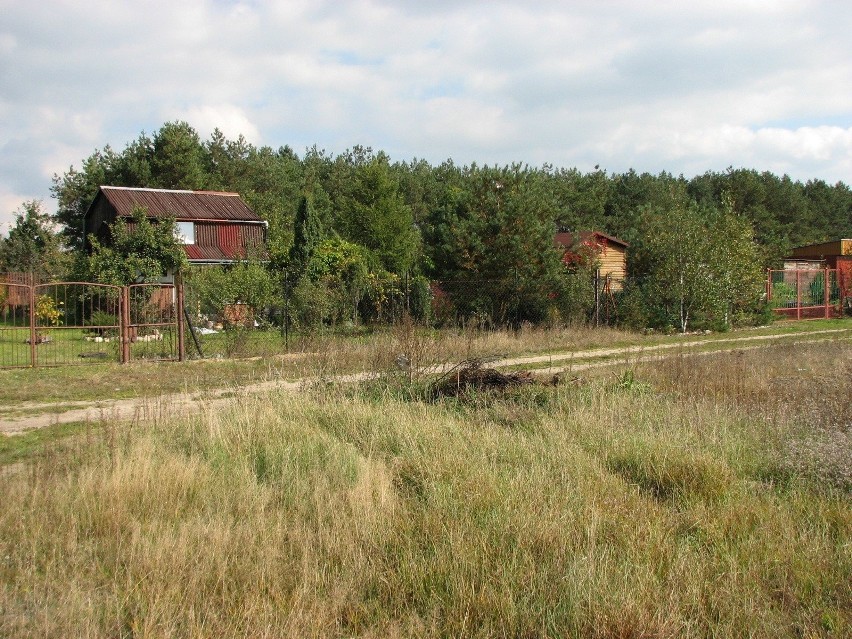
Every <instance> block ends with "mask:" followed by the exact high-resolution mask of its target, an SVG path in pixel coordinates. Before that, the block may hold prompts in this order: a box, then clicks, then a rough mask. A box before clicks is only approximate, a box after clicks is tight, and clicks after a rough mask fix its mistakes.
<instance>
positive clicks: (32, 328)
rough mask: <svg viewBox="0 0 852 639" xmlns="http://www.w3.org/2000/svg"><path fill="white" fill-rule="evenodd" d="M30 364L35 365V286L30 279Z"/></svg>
mask: <svg viewBox="0 0 852 639" xmlns="http://www.w3.org/2000/svg"><path fill="white" fill-rule="evenodd" d="M28 288H29V290H30V295H29V297H30V366H31V367H32V368H35V367H36V364H37V362H36V306H35V286H34V285H33V282H32V280H30V283H29V286H28Z"/></svg>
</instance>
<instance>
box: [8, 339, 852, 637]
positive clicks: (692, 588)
mask: <svg viewBox="0 0 852 639" xmlns="http://www.w3.org/2000/svg"><path fill="white" fill-rule="evenodd" d="M400 337H401V338H402V337H404V336H400ZM850 355H852V350H850V346H849V345H848V344H832V345H830V346H819V345H817V346H812V347H797V348H796V349H787V348H784V347H780V348H778V347H776V348H773V349H767V350H764V351H760V352H758V351H755V352H743V353H734V354H725V355H719V356H707V357H705V358H698V359H690V360H686V359H684V360H679V359H674V360H668V361H667V362H662V363H657V364H655V365H654V366H652V367H647V368H645V367H641V366H639V367H636V368H634V369H632V372H631V373H630V374H629V375H619V376H618V377H615V376H612V375H610V376H604V377H602V378H600V379H597V380H595V379H591V380H588V381H587V382H586V383H583V384H572V385H562V386H557V387H555V388H543V387H537V386H529V387H523V388H520V389H517V390H515V391H509V392H507V393H500V394H479V395H472V396H467V397H464V398H453V399H449V400H445V401H441V402H438V403H427V402H421V401H411V399H410V398H400V397H397V396H395V395H393V394H385V395H383V396H382V395H376V394H375V392H373V391H369V392H368V393H367V394H365V395H360V394H359V393H354V394H353V393H350V392H345V393H344V392H341V393H337V392H335V388H334V387H331V388H329V387H322V389H320V390H318V391H317V392H314V393H311V394H309V395H290V394H272V395H268V394H267V395H264V396H262V397H260V396H250V395H240V396H238V397H236V398H234V399H233V401H232V402H231V403H230V405H229V406H228V407H227V408H226V409H224V410H221V409H220V408H216V409H208V408H205V407H204V406H200V410H199V412H198V413H197V414H196V415H195V416H193V417H183V418H178V417H169V416H168V410H167V408H165V409H164V410H162V411H160V412H159V417H157V419H155V420H153V421H151V422H147V423H134V424H131V425H128V426H119V425H117V424H112V423H110V422H108V421H106V422H104V423H103V424H100V425H98V426H92V427H90V428H88V429H86V430H84V431H81V432H80V433H79V434H78V435H77V436H76V437H75V438H74V439H70V440H69V439H66V440H63V443H62V444H61V445H55V446H53V447H51V446H48V448H47V449H46V450H48V451H49V452H48V454H46V455H43V456H41V457H37V458H34V459H30V460H27V461H21V455H16V457H15V459H16V460H17V461H16V463H15V465H13V466H9V467H4V468H0V489H2V493H3V495H4V499H3V500H2V501H0V585H1V586H2V587H0V634H3V635H4V636H31V635H63V636H69V635H73V636H81V635H84V636H91V637H100V636H103V637H107V636H122V635H144V636H150V635H170V636H197V635H207V636H212V635H215V636H220V637H229V636H270V637H271V636H275V637H279V636H317V637H318V636H324V637H327V636H340V637H344V636H346V637H349V636H407V637H411V636H415V637H416V636H422V637H429V636H469V635H482V636H492V635H495V636H553V637H557V636H583V637H586V636H589V637H630V636H633V637H636V636H671V637H674V636H677V637H706V636H740V635H742V633H743V631H744V630H745V631H747V632H748V633H749V634H750V635H753V636H766V637H769V636H772V637H800V636H838V637H839V636H846V635H848V634H849V632H850V630H852V614H850V611H852V590H851V589H850V583H852V579H850V577H852V555H850V553H849V539H850V538H852V508H850V500H849V498H850V492H849V491H850V484H849V483H848V474H847V475H844V474H843V473H844V472H846V473H848V469H846V470H845V471H844V470H843V468H837V469H836V472H832V473H831V474H830V475H829V474H826V473H824V472H823V470H822V469H823V468H825V467H826V466H830V467H832V468H834V466H832V464H834V463H835V461H841V460H845V463H846V464H848V460H849V459H850V458H852V455H850V453H852V450H849V448H848V446H849V443H850V441H849V439H848V438H846V439H839V438H836V439H834V440H832V443H833V446H835V447H836V450H834V451H831V452H828V453H827V451H828V450H829V449H827V448H825V447H820V446H811V447H810V448H809V450H811V451H812V454H813V455H814V456H813V457H808V458H807V460H806V462H803V461H802V459H803V458H802V455H801V450H802V448H801V447H800V446H798V444H794V442H798V443H800V442H807V441H808V439H807V438H809V437H810V438H813V437H816V438H817V439H819V438H820V437H821V435H820V434H819V431H818V430H815V429H819V428H828V429H831V431H832V432H834V433H846V434H847V435H848V432H849V429H850V424H849V417H848V410H847V409H845V406H846V404H847V401H848V397H849V393H850V390H852V389H850V386H849V384H850V382H849V380H850V376H849V371H848V361H849V358H850ZM779 379H780V381H779ZM696 382H702V383H696ZM704 382H707V383H704ZM826 406H829V407H833V408H829V409H828V410H823V408H824V407H826ZM817 409H819V410H817ZM814 411H816V412H814ZM826 454H829V455H832V457H831V458H829V457H826V456H824V455H826ZM844 477H846V479H844Z"/></svg>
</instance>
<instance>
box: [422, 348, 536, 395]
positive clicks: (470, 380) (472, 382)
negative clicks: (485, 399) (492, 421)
mask: <svg viewBox="0 0 852 639" xmlns="http://www.w3.org/2000/svg"><path fill="white" fill-rule="evenodd" d="M492 359H499V358H492ZM487 361H490V359H482V358H477V359H469V360H465V361H463V362H460V363H458V364H456V365H455V366H454V367H453V368H451V369H450V370H449V371H447V372H446V373H444V374H443V375H441V377H439V378H438V379H437V380H435V383H434V384H433V385H432V389H431V395H432V397H433V398H434V399H437V398H439V397H458V396H459V395H463V394H465V393H467V392H469V391H472V390H475V391H487V390H497V391H504V390H506V389H507V388H512V387H516V386H527V385H531V384H540V383H541V382H539V381H537V380H536V379H535V378H534V377H533V376H532V373H530V372H529V371H512V372H508V373H502V372H500V371H498V370H497V369H494V368H485V367H484V366H483V364H484V363H486V362H487Z"/></svg>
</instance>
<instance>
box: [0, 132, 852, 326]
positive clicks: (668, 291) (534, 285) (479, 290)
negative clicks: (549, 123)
mask: <svg viewBox="0 0 852 639" xmlns="http://www.w3.org/2000/svg"><path fill="white" fill-rule="evenodd" d="M101 184H112V185H116V186H144V187H160V188H188V189H210V190H232V191H236V192H238V193H240V194H241V196H242V197H243V198H244V199H245V200H246V201H247V203H248V204H249V205H250V206H251V207H252V208H253V209H254V210H255V211H257V212H258V213H259V214H260V215H261V216H262V217H263V218H264V219H265V220H266V221H267V222H268V223H269V233H268V247H267V249H268V251H267V254H266V255H267V257H268V258H269V262H268V264H267V268H268V271H269V273H268V275H269V279H270V280H271V281H272V282H274V284H275V291H276V294H275V297H276V298H277V299H276V302H277V304H274V305H273V306H277V307H279V310H278V311H277V312H276V313H275V314H274V315H271V316H270V317H271V319H272V321H274V322H278V323H285V322H292V323H293V324H294V325H297V326H303V327H310V328H311V330H316V329H317V328H318V327H323V326H328V325H330V324H335V325H339V324H346V325H348V324H350V323H352V324H355V325H358V324H361V323H372V322H386V321H388V319H394V320H395V319H398V318H399V316H400V314H401V313H400V312H399V309H402V308H404V309H405V310H406V311H407V312H409V313H412V314H414V315H415V316H417V317H420V318H423V319H426V320H428V321H430V322H433V323H444V324H446V323H450V322H461V323H468V322H475V323H477V324H478V325H480V326H484V325H490V326H497V327H502V326H506V325H509V326H512V327H515V328H517V327H518V326H519V325H520V324H521V323H522V322H525V321H530V322H535V323H545V324H550V325H555V324H560V323H571V322H576V321H586V320H588V319H589V318H590V317H591V316H592V314H593V304H594V297H595V296H594V291H593V290H592V276H593V272H594V269H595V264H594V262H590V263H589V264H587V265H586V266H587V268H584V269H575V268H565V265H564V264H561V263H560V260H559V258H560V255H559V252H558V251H557V250H555V249H554V247H553V242H552V238H553V233H554V231H555V230H556V229H557V228H559V229H567V230H572V231H583V230H591V229H595V230H599V231H603V232H606V233H608V234H611V235H615V236H618V237H620V238H621V239H623V240H625V241H627V242H628V243H630V245H631V248H630V251H629V252H628V255H629V260H630V261H629V264H628V266H629V275H630V282H629V283H628V286H627V288H626V290H625V292H624V293H623V294H621V296H620V297H621V298H622V299H619V300H618V303H617V307H618V312H617V314H616V320H617V321H619V322H621V323H622V324H624V325H627V326H632V327H634V328H635V327H641V328H644V327H647V326H653V327H655V328H663V329H667V328H669V327H671V328H673V329H674V328H677V329H680V330H687V329H688V328H689V326H690V325H694V326H698V327H704V328H706V327H712V328H723V329H727V328H728V327H730V326H736V325H743V324H755V323H760V322H762V321H765V320H766V319H767V317H768V316H767V311H766V309H765V308H763V307H762V306H761V304H760V295H761V290H760V288H759V287H758V286H756V285H755V277H756V274H757V273H760V272H761V268H765V267H767V266H771V265H775V266H777V265H778V263H779V260H780V258H781V257H782V256H783V255H784V254H786V253H787V252H788V251H789V249H790V248H791V247H792V246H796V245H801V244H805V243H809V242H816V241H822V240H826V239H830V238H836V237H837V236H838V235H841V236H849V235H852V192H850V190H849V188H848V186H847V185H845V184H843V183H838V184H835V185H828V184H826V183H825V182H824V181H821V180H816V179H815V180H811V181H809V182H807V183H806V184H802V183H800V182H793V181H791V180H790V179H789V178H787V177H786V176H783V177H780V178H779V177H777V176H775V175H773V174H771V173H768V172H764V173H758V172H757V171H754V170H747V169H729V170H727V171H725V172H722V173H715V172H708V173H706V174H704V175H700V176H696V177H694V178H692V179H686V178H684V177H682V176H680V177H675V176H672V175H670V174H667V173H661V174H659V175H650V174H647V173H642V174H639V173H636V172H634V171H628V172H627V173H624V174H612V175H608V174H607V173H606V172H605V171H603V170H596V171H594V172H592V173H588V174H583V173H581V172H579V171H577V170H576V169H560V168H554V167H552V166H549V165H547V166H543V167H541V168H532V167H528V166H525V165H523V164H512V165H509V166H505V167H496V166H495V167H489V166H478V165H475V164H473V165H471V166H463V167H461V166H456V165H455V164H453V162H452V161H451V160H448V161H446V162H444V163H442V164H440V165H437V166H432V165H430V164H428V163H427V162H425V161H423V160H412V161H410V162H405V161H402V162H400V161H397V162H391V160H390V158H389V157H388V156H387V155H386V154H385V153H383V152H381V151H378V152H374V151H373V150H372V149H370V148H365V147H360V146H356V147H353V148H352V149H349V150H347V151H345V152H343V153H341V154H339V155H337V156H332V155H330V154H328V153H326V152H325V151H322V150H319V149H316V148H312V149H307V150H306V151H305V152H304V154H302V155H301V156H299V155H297V154H296V153H295V152H294V151H293V150H292V149H290V148H289V147H281V148H279V149H277V150H275V149H273V148H270V147H261V148H256V147H254V146H253V145H251V144H249V143H248V142H246V141H245V140H244V139H242V138H238V139H237V140H228V139H227V138H225V137H224V135H222V134H221V132H219V131H216V132H214V134H213V135H212V136H211V138H210V139H209V140H206V141H202V140H201V139H200V138H199V136H198V134H197V132H196V131H195V130H194V129H193V128H192V127H191V126H190V125H189V124H187V123H184V122H171V123H166V124H164V125H163V126H162V127H161V129H160V130H159V131H157V132H156V133H155V134H154V135H152V136H148V135H146V134H142V135H140V136H139V138H138V139H137V140H135V141H133V142H131V143H130V144H128V145H127V146H126V147H125V148H124V149H123V150H122V151H120V152H119V151H115V150H113V149H111V148H109V147H106V148H104V149H101V150H97V151H95V152H94V153H93V154H92V155H91V156H90V157H89V158H86V159H85V160H84V161H83V162H82V166H81V168H80V169H79V170H78V169H74V168H72V169H71V170H69V171H68V172H67V173H65V174H63V175H61V176H59V175H57V176H55V180H54V185H53V194H54V196H55V197H56V199H57V202H58V211H57V214H56V216H55V221H56V222H57V223H58V224H59V225H60V226H61V228H62V236H63V238H64V239H65V241H66V242H67V244H68V246H69V247H71V248H72V249H79V248H81V247H82V246H83V240H84V238H83V237H82V233H83V225H82V219H83V215H84V213H85V211H86V209H87V207H88V206H89V204H90V203H91V201H92V198H93V197H94V195H95V193H96V191H97V188H98V186H99V185H101ZM0 248H2V247H0ZM318 255H320V256H322V257H323V258H332V257H333V258H335V259H323V260H321V261H320V262H319V263H318V262H317V259H318V257H317V256H318ZM662 258H665V259H662ZM134 266H135V267H136V268H137V270H138V265H134ZM430 282H431V283H433V284H432V286H431V287H430V286H429V283H430ZM230 303H233V302H230ZM285 307H286V308H285ZM254 312H255V313H261V312H262V311H261V309H260V308H255V309H254Z"/></svg>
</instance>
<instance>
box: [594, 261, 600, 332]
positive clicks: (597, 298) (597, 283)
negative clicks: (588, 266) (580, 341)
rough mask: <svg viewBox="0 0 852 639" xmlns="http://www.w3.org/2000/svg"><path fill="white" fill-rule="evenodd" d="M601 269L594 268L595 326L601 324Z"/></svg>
mask: <svg viewBox="0 0 852 639" xmlns="http://www.w3.org/2000/svg"><path fill="white" fill-rule="evenodd" d="M600 288H601V270H600V269H599V268H598V269H595V328H597V327H598V326H600V325H601V292H600Z"/></svg>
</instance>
